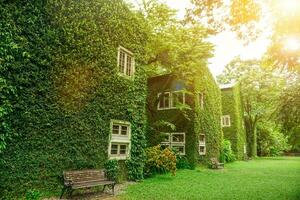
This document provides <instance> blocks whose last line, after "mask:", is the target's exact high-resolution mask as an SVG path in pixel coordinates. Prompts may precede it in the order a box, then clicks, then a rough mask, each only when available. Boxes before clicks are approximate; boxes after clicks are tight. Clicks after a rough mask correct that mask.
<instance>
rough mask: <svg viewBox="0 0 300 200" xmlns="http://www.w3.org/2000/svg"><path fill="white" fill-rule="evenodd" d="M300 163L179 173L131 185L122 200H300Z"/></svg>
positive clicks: (270, 161) (274, 161) (264, 161)
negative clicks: (174, 175)
mask: <svg viewBox="0 0 300 200" xmlns="http://www.w3.org/2000/svg"><path fill="white" fill-rule="evenodd" d="M299 162H300V158H299V157H279V158H261V159H255V160H251V161H249V162H233V163H228V164H226V166H225V170H210V169H205V168H200V167H199V168H197V169H196V170H179V171H178V172H177V174H176V177H172V178H170V175H169V174H163V175H160V176H155V177H153V178H149V179H146V180H145V181H143V182H141V183H138V184H134V185H129V186H128V188H127V189H126V192H124V193H123V194H121V195H120V196H118V198H120V199H121V200H129V199H130V200H135V199H136V200H138V199H145V200H152V199H161V198H162V197H163V199H166V200H182V199H206V200H214V199H218V200H228V199H243V200H261V199H272V200H282V199H285V200H296V199H299V198H298V197H299V181H300V168H299ZM283 177H284V178H283ZM233 190H234V192H232V191H233Z"/></svg>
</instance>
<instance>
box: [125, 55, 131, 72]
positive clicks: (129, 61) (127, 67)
mask: <svg viewBox="0 0 300 200" xmlns="http://www.w3.org/2000/svg"><path fill="white" fill-rule="evenodd" d="M131 64H132V58H131V56H129V55H127V63H126V75H128V76H130V75H131V71H132V70H131V68H132V65H131Z"/></svg>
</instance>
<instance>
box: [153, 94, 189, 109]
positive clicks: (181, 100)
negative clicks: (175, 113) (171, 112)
mask: <svg viewBox="0 0 300 200" xmlns="http://www.w3.org/2000/svg"><path fill="white" fill-rule="evenodd" d="M157 98H158V104H157V109H158V110H168V109H175V108H176V106H177V105H178V104H185V93H184V92H183V91H173V92H164V93H158V94H157Z"/></svg>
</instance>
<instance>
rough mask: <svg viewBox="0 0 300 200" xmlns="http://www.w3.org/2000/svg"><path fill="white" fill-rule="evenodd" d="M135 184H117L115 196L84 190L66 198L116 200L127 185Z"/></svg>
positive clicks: (108, 191) (48, 199)
mask: <svg viewBox="0 0 300 200" xmlns="http://www.w3.org/2000/svg"><path fill="white" fill-rule="evenodd" d="M135 183H136V182H125V183H122V184H117V185H116V186H115V195H112V191H111V190H108V189H105V192H104V193H102V192H90V191H88V190H86V191H85V192H84V193H83V194H75V195H73V196H72V198H68V200H117V199H118V198H117V195H119V194H122V193H123V192H124V189H125V188H126V187H127V186H128V185H132V184H135ZM58 199H59V198H58V197H52V198H46V199H43V200H58ZM63 200H67V198H65V197H64V199H63Z"/></svg>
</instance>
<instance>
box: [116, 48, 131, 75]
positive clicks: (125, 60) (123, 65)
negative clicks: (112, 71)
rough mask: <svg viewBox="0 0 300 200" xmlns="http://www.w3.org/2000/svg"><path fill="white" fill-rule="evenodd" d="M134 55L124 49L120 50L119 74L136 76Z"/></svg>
mask: <svg viewBox="0 0 300 200" xmlns="http://www.w3.org/2000/svg"><path fill="white" fill-rule="evenodd" d="M132 55H133V54H132V53H131V52H130V51H128V50H127V49H125V48H123V47H121V46H120V47H119V49H118V66H119V73H120V74H123V75H126V76H133V74H134V57H133V56H132Z"/></svg>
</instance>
